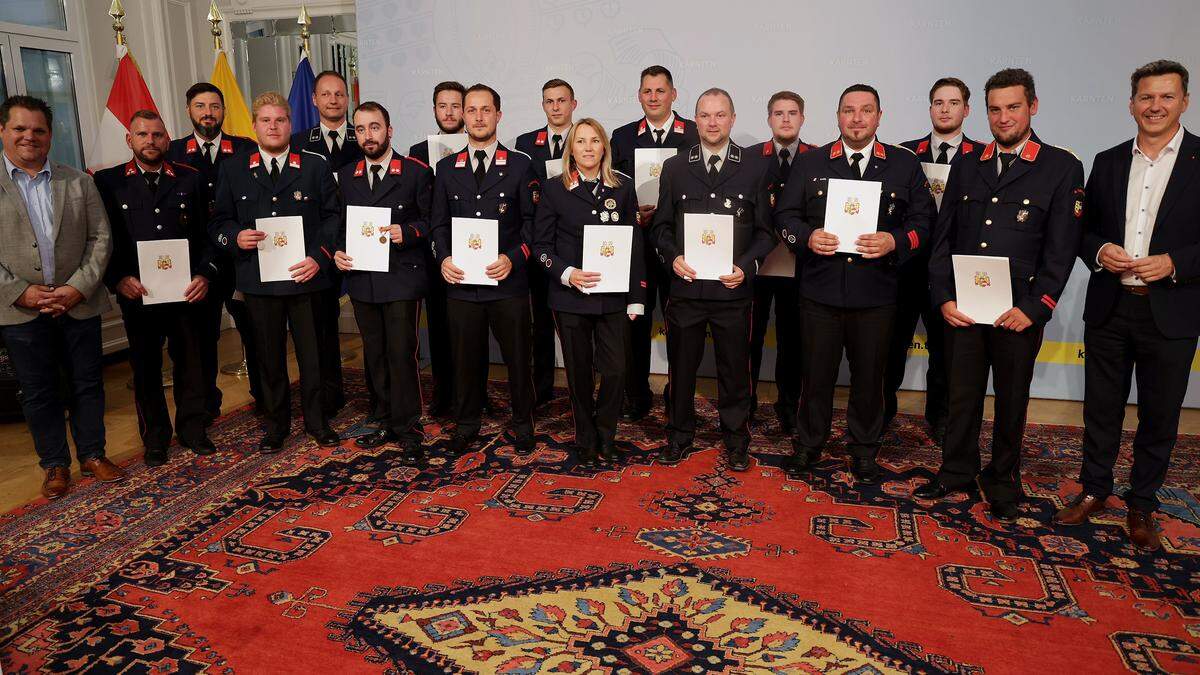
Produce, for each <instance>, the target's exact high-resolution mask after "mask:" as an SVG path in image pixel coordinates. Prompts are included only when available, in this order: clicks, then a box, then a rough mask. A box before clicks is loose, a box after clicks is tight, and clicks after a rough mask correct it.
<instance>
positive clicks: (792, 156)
mask: <svg viewBox="0 0 1200 675" xmlns="http://www.w3.org/2000/svg"><path fill="white" fill-rule="evenodd" d="M771 142H772V143H774V144H775V157H776V161H783V160H781V159H779V156H780V153H782V152H783V151H784V150H785V149H786V150H787V151H788V161H789V162H794V161H796V151H797V150H799V149H800V137H799V136H797V137H796V140H794V141H792V143H791V145H783V144H781V143H780V142H779V141H777V140H775V139H771Z"/></svg>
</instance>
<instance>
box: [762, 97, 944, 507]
mask: <svg viewBox="0 0 1200 675" xmlns="http://www.w3.org/2000/svg"><path fill="white" fill-rule="evenodd" d="M882 114H883V111H882V109H881V108H880V105H879V93H878V92H877V91H875V88H874V87H871V86H870V85H866V84H855V85H851V86H849V87H847V88H846V89H845V91H843V92H842V96H841V97H840V98H839V99H838V112H837V115H838V129H839V130H840V131H841V136H840V137H839V138H838V140H836V141H834V142H833V143H830V144H828V145H825V146H823V147H821V148H818V149H816V150H810V151H809V152H806V153H804V154H803V155H801V157H800V160H799V161H798V162H797V163H796V165H795V166H794V167H792V173H791V177H790V179H789V180H788V183H787V186H786V187H785V188H784V190H783V195H782V196H781V197H780V198H779V202H778V204H777V205H776V208H775V226H776V227H777V228H778V229H779V234H780V236H781V237H782V238H783V240H784V241H786V242H787V243H788V246H790V247H791V248H792V250H793V251H795V252H796V254H797V256H798V257H799V258H800V260H799V264H798V266H799V267H800V270H801V271H800V297H801V310H800V311H801V312H802V314H803V319H802V321H803V322H804V331H803V338H802V342H801V345H802V348H803V350H804V385H803V393H802V394H801V399H802V400H803V401H804V405H803V406H802V409H801V411H800V415H799V416H798V418H797V420H796V436H795V438H793V440H792V450H793V452H792V456H791V457H790V458H788V460H786V461H785V463H784V469H785V470H786V471H787V472H788V474H789V475H791V476H797V477H798V476H801V475H803V474H804V473H805V472H806V471H808V469H809V468H810V467H811V466H812V464H813V463H814V462H816V461H817V460H818V459H819V458H820V456H821V452H822V450H823V448H824V446H825V443H826V442H827V441H828V440H829V433H830V429H831V427H830V425H831V423H832V421H833V390H834V386H835V385H836V384H837V377H838V371H839V367H840V365H841V361H842V353H843V352H845V354H846V358H847V360H848V361H849V364H850V378H851V384H850V402H849V405H848V406H847V408H846V426H847V445H848V449H849V452H850V457H851V469H852V472H853V474H854V477H855V479H856V480H858V481H859V482H860V483H862V484H864V485H872V484H875V483H878V482H879V466H878V465H877V464H876V463H875V457H876V455H877V454H878V453H879V436H880V433H881V432H882V431H883V377H884V371H885V366H886V362H887V361H886V360H887V345H888V337H889V334H890V332H891V326H892V322H893V321H894V317H895V312H896V297H897V293H898V287H899V280H898V276H897V275H898V268H901V267H902V266H903V265H905V264H909V263H910V261H911V260H912V259H913V258H914V257H916V255H917V253H918V252H919V251H921V250H922V249H923V248H925V247H928V245H929V230H930V223H931V221H932V219H933V216H934V204H933V197H932V196H931V195H930V194H929V187H928V186H927V184H926V180H925V174H924V172H922V170H921V165H920V163H919V162H918V161H917V158H916V157H915V156H914V155H913V154H912V153H911V152H909V151H908V150H905V149H904V148H901V147H899V146H894V145H885V144H883V143H881V142H880V141H879V140H878V138H877V135H876V134H877V131H878V130H879V120H880V118H881V117H882ZM835 179H836V180H865V181H875V182H879V183H881V184H882V186H881V194H880V196H879V220H878V225H877V231H876V232H873V233H871V234H867V235H863V236H861V237H859V238H858V239H857V240H856V241H855V242H854V250H855V252H854V253H841V252H838V250H837V249H838V245H839V243H840V242H839V241H838V238H837V236H835V235H833V234H831V233H829V232H827V231H826V230H825V208H826V202H827V200H828V197H827V193H828V191H829V189H830V188H829V181H830V180H835Z"/></svg>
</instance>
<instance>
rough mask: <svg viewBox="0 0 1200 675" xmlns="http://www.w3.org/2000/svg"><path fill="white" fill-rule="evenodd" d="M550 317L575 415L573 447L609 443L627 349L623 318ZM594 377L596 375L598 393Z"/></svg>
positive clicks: (620, 315)
mask: <svg viewBox="0 0 1200 675" xmlns="http://www.w3.org/2000/svg"><path fill="white" fill-rule="evenodd" d="M554 317H555V322H556V324H557V326H558V339H559V340H561V341H562V348H563V364H564V365H565V366H566V370H567V388H568V389H569V390H570V393H571V413H572V415H573V416H574V417H575V445H577V446H579V447H581V448H586V449H589V450H594V449H596V447H597V441H601V440H603V441H612V440H614V439H615V438H616V436H617V418H618V417H619V416H620V414H621V397H622V395H623V394H624V392H625V357H626V355H627V354H628V353H629V324H630V321H629V317H628V316H627V315H626V314H624V313H622V312H613V313H610V314H575V313H573V312H555V313H554ZM596 376H599V378H600V391H599V392H596V379H595V378H596ZM593 394H595V398H594V399H593Z"/></svg>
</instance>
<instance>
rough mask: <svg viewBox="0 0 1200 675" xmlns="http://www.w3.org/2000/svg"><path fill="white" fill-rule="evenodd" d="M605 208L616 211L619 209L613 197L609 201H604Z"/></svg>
mask: <svg viewBox="0 0 1200 675" xmlns="http://www.w3.org/2000/svg"><path fill="white" fill-rule="evenodd" d="M604 208H606V209H615V208H617V200H615V199H613V198H612V197H609V198H608V199H605V200H604Z"/></svg>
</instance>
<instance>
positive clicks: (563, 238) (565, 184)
mask: <svg viewBox="0 0 1200 675" xmlns="http://www.w3.org/2000/svg"><path fill="white" fill-rule="evenodd" d="M563 142H564V144H565V147H566V148H567V150H566V151H567V152H568V153H570V157H571V159H570V167H571V169H570V170H569V171H568V173H566V174H565V176H566V179H565V180H564V178H563V176H556V177H554V178H551V179H549V180H547V181H544V182H542V184H541V185H542V198H541V200H540V201H539V203H538V207H537V221H536V226H535V228H534V229H535V233H536V236H535V243H534V247H533V248H534V256H535V257H536V259H537V264H538V265H540V266H541V267H542V268H543V269H545V270H546V271H547V273H548V274H549V275H550V277H551V278H552V279H553V281H552V282H551V286H550V300H549V302H550V307H551V309H553V310H554V312H555V317H556V323H557V325H558V335H559V339H560V340H561V341H562V345H563V363H564V365H565V366H566V370H567V385H568V387H567V388H568V389H569V390H570V395H571V413H572V415H573V416H574V418H575V446H576V448H578V452H579V460H580V462H581V463H582V464H583V465H584V466H589V467H591V466H594V465H595V463H596V460H597V458H598V457H599V458H602V459H604V460H605V461H609V462H613V461H616V460H618V459H619V454H618V452H617V446H616V434H617V418H618V417H619V416H620V414H621V397H622V396H623V395H624V392H625V386H624V382H625V360H626V355H627V353H628V351H629V323H630V321H632V320H633V319H634V318H636V317H637V316H639V315H640V314H641V313H642V312H644V311H645V302H646V274H645V267H644V265H645V257H644V256H643V255H642V237H641V232H640V231H638V225H637V193H636V191H635V190H634V187H633V180H631V179H630V178H629V177H628V176H625V175H623V174H620V173H617V172H615V171H613V170H612V165H611V163H610V162H611V158H612V151H611V150H610V148H609V145H608V137H607V136H606V135H605V132H604V127H602V126H600V123H599V122H597V121H595V120H593V119H588V118H585V119H582V120H580V121H579V122H578V123H577V124H576V125H575V126H574V127H572V128H571V130H570V132H569V133H568V134H567V136H566V138H564V139H563ZM588 225H614V226H615V225H620V226H625V227H630V228H633V235H634V236H632V237H631V239H630V241H631V247H630V261H629V265H630V269H629V286H628V288H627V290H626V291H625V292H610V293H594V292H593V293H585V292H584V291H585V289H589V288H593V287H594V286H595V285H596V284H597V283H599V282H600V281H601V277H600V274H599V273H598V272H594V271H589V270H586V269H584V268H583V259H584V258H583V253H584V252H583V244H584V228H585V227H586V226H588ZM601 255H603V252H601ZM593 373H595V374H598V375H599V376H600V392H599V394H598V395H597V396H596V397H595V398H594V399H593V391H594V384H595V379H594V375H593Z"/></svg>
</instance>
